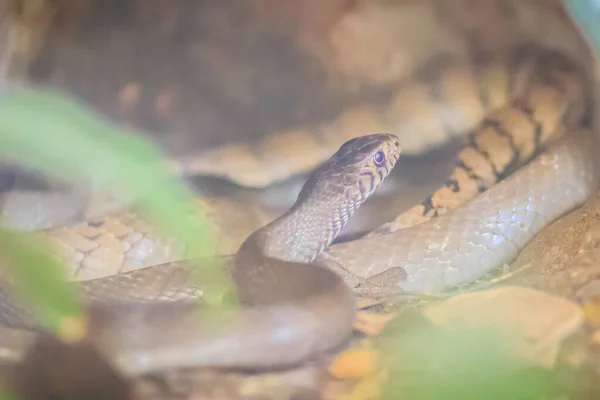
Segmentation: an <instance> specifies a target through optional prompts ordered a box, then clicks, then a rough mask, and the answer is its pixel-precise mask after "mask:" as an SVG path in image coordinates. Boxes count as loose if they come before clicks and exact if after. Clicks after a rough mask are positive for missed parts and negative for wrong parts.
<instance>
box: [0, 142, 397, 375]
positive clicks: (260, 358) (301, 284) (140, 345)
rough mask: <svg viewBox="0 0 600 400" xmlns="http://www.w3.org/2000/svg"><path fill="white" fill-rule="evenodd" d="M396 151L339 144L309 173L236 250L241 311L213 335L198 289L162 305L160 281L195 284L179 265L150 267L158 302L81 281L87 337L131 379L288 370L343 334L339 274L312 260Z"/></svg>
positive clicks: (13, 315)
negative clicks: (231, 369)
mask: <svg viewBox="0 0 600 400" xmlns="http://www.w3.org/2000/svg"><path fill="white" fill-rule="evenodd" d="M400 150H401V149H400V142H399V140H398V138H397V137H396V136H394V135H391V134H372V135H367V136H363V137H358V138H354V139H352V140H350V141H348V142H346V143H345V144H343V145H342V146H341V147H340V149H339V150H338V151H337V152H336V153H335V154H334V155H333V157H331V158H330V159H329V160H328V161H327V162H326V163H325V164H324V165H323V166H321V167H320V168H318V169H317V170H316V171H314V172H313V173H312V174H311V176H310V177H309V178H308V180H307V182H306V184H305V185H304V186H303V188H302V190H301V192H300V194H299V195H298V199H297V201H296V203H295V204H294V205H293V206H292V207H291V208H290V210H289V211H288V212H286V213H285V214H284V215H283V216H281V217H280V218H278V219H276V220H274V221H272V222H271V223H269V224H267V225H265V226H264V227H262V228H260V229H258V230H256V231H255V232H254V233H252V234H251V235H250V236H249V237H248V238H247V239H246V240H245V241H244V243H243V244H242V245H241V247H240V249H239V251H238V252H237V254H236V256H235V259H234V260H233V264H232V266H231V277H232V279H233V281H234V283H235V285H236V290H237V293H238V296H239V298H240V301H241V303H242V304H243V306H244V309H243V310H242V311H240V312H239V313H234V314H233V315H232V316H228V317H227V318H225V319H224V320H223V321H219V328H218V329H216V330H211V329H210V327H211V326H210V325H208V323H207V322H206V320H205V319H204V320H203V319H201V318H199V316H198V315H197V313H196V311H197V310H196V308H195V307H194V305H195V303H194V301H193V299H194V297H198V296H199V294H198V292H199V290H196V291H195V292H196V293H193V290H190V291H187V292H186V293H187V295H185V296H184V298H185V301H184V302H182V301H166V300H168V299H167V297H169V294H167V292H168V291H169V289H168V288H167V287H166V286H165V285H164V284H165V283H166V281H165V280H164V279H163V278H167V276H169V277H168V278H167V279H168V280H169V281H171V283H173V284H174V286H173V289H174V292H172V293H171V300H176V299H177V298H178V297H179V298H180V295H181V294H182V293H181V292H179V290H178V288H177V286H179V285H183V286H185V287H187V288H188V289H190V288H192V287H193V285H194V282H195V281H194V279H193V275H192V274H190V273H185V268H182V267H181V265H180V266H179V267H176V269H177V270H178V271H179V272H177V271H176V270H172V269H170V268H169V267H167V270H165V272H166V274H164V275H163V274H160V273H158V274H155V273H154V272H158V271H157V270H155V271H154V272H153V273H152V276H153V277H154V278H153V279H157V280H156V282H157V283H159V285H160V286H162V289H161V290H160V293H158V292H157V293H155V294H157V295H158V296H157V297H154V295H153V294H151V293H150V292H148V294H149V296H148V297H147V298H145V299H143V298H142V297H143V296H137V295H135V294H134V296H133V297H130V298H129V299H127V298H124V297H120V296H113V294H114V292H113V293H111V292H110V291H106V290H104V289H102V288H101V287H102V286H104V285H106V284H108V285H109V286H112V287H114V288H116V286H113V285H112V283H109V282H108V281H105V280H104V279H96V280H90V281H86V282H82V283H81V284H80V285H81V287H80V290H81V291H82V292H83V293H87V294H89V299H90V301H91V305H90V308H91V311H90V315H91V328H90V332H91V333H90V337H89V339H90V340H94V341H95V342H97V343H99V344H100V345H101V347H102V348H104V349H105V350H108V349H110V351H112V352H113V353H114V357H115V362H116V363H117V364H118V365H119V366H120V368H121V369H122V370H124V371H129V372H131V371H135V372H136V373H140V372H151V371H153V370H155V369H157V368H158V367H160V368H164V367H168V366H171V367H182V366H186V365H187V366H198V361H200V360H202V361H201V363H204V364H205V365H207V366H217V367H218V366H224V365H226V366H235V367H241V368H244V367H245V368H250V367H257V366H258V367H274V366H286V365H294V364H296V363H298V362H301V361H303V360H305V359H306V358H307V357H309V356H312V355H314V354H319V353H323V352H325V351H327V350H330V349H331V348H334V347H336V346H338V345H340V344H341V343H342V342H343V341H344V340H345V339H347V338H348V335H349V334H350V333H351V331H352V325H353V323H354V314H355V308H356V305H355V299H354V293H353V292H352V290H351V289H350V288H349V287H348V286H347V285H346V283H345V282H344V281H343V279H342V278H341V277H340V276H339V275H337V274H335V273H334V272H332V271H330V270H329V269H327V268H323V267H321V266H318V265H316V264H313V263H312V261H313V260H314V259H315V258H316V257H317V255H318V254H319V253H321V252H322V251H323V250H324V249H325V248H326V247H327V246H328V245H329V244H330V243H331V241H332V240H334V239H335V237H336V236H337V235H338V234H339V232H340V231H341V229H342V228H343V227H344V225H345V224H346V223H347V222H348V221H349V219H350V218H351V217H352V215H353V214H354V213H355V211H356V210H357V209H358V208H359V207H360V206H361V204H362V203H363V202H364V201H365V200H367V199H368V198H369V196H371V195H372V193H373V192H374V191H375V189H376V188H377V187H378V186H379V185H380V184H381V182H383V180H384V179H385V177H386V176H387V175H388V174H389V172H390V171H391V169H392V168H393V167H394V165H395V164H396V161H397V160H398V158H399V156H400ZM159 267H160V266H159ZM147 271H148V270H140V271H133V272H131V273H129V274H124V275H117V277H119V281H120V284H121V287H122V288H123V284H124V285H125V286H129V288H133V287H134V286H135V285H136V281H137V279H138V277H142V275H140V273H141V274H143V275H146V273H147ZM181 272H184V275H185V276H182V275H181ZM176 275H179V278H176ZM149 276H150V275H147V276H146V277H143V278H142V280H144V281H145V282H144V286H145V285H146V284H149V283H150V282H148V280H147V277H149ZM173 278H175V279H173ZM108 279H111V278H108ZM175 281H179V283H175ZM127 282H128V283H127ZM98 285H100V286H98ZM179 289H181V287H180V288H179ZM178 292H179V293H178ZM102 293H104V294H107V295H108V296H103V294H102ZM131 294H133V293H131ZM138 294H141V293H138ZM98 295H100V296H98ZM10 297H11V296H10V286H9V283H6V284H5V288H4V294H3V300H2V302H1V303H2V305H1V306H0V314H2V317H0V320H2V321H3V322H6V323H7V324H8V325H12V326H15V327H29V328H35V327H36V323H35V320H32V319H31V315H29V319H27V318H25V317H26V316H27V315H28V314H27V312H26V311H24V309H23V306H20V305H19V304H18V303H15V302H13V303H12V305H9V303H8V302H9V298H10ZM153 298H154V299H153ZM158 299H161V301H160V302H157V301H156V300H158ZM152 300H154V301H152ZM171 317H175V318H174V319H173V320H171ZM157 318H158V320H159V321H161V323H166V324H168V325H169V326H173V327H177V328H176V329H173V330H170V333H169V335H168V337H165V336H164V335H163V333H164V332H161V331H160V330H148V328H149V326H148V325H152V324H154V323H155V322H156V321H157ZM167 319H169V320H171V321H170V322H167V321H166V320H167ZM142 321H144V322H142ZM140 322H142V323H141V324H140ZM171 324H172V325H171ZM331 328H333V329H331ZM142 332H146V333H142ZM154 333H156V335H154ZM165 339H166V340H167V342H165ZM267 348H268V349H269V352H268V354H265V350H266V349H267ZM156 361H159V363H158V364H157V363H156Z"/></svg>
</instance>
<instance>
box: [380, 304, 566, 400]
mask: <svg viewBox="0 0 600 400" xmlns="http://www.w3.org/2000/svg"><path fill="white" fill-rule="evenodd" d="M511 339H512V338H511V336H509V335H507V334H504V333H502V332H498V331H497V330H494V329H492V328H483V327H482V328H477V329H476V328H469V329H467V328H464V329H445V328H442V327H439V326H437V325H434V324H433V323H431V322H430V321H429V320H428V319H427V318H426V317H424V316H423V315H422V314H420V313H418V312H411V313H407V314H406V315H404V316H401V317H400V318H398V319H397V320H395V321H393V322H392V323H390V324H389V325H388V326H387V327H386V329H385V330H384V332H383V334H382V336H381V337H380V338H378V344H377V346H378V347H380V348H381V349H382V354H385V355H386V357H387V358H388V362H389V365H390V371H389V372H390V375H389V376H390V378H389V379H388V381H387V383H386V385H385V386H384V396H383V398H384V399H403V400H439V399H443V400H454V399H457V400H459V399H460V400H463V399H486V400H541V399H545V398H556V397H552V396H555V395H556V394H557V393H558V392H559V389H560V387H559V386H560V380H559V377H558V376H557V374H556V372H555V371H551V370H545V369H542V368H539V367H535V366H532V365H525V364H524V362H523V361H522V359H521V358H520V357H519V354H515V351H514V348H515V347H514V346H511ZM545 396H550V397H545Z"/></svg>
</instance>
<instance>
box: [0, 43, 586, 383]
mask: <svg viewBox="0 0 600 400" xmlns="http://www.w3.org/2000/svg"><path fill="white" fill-rule="evenodd" d="M522 50H523V49H522ZM516 59H517V60H516V61H515V60H513V61H514V62H515V63H516V64H518V67H517V68H516V69H517V71H515V73H514V74H512V75H511V76H514V78H513V79H512V80H511V81H510V82H508V87H506V88H505V90H506V91H507V93H510V98H509V101H508V104H507V105H505V106H504V107H500V108H499V109H497V110H495V111H493V112H492V113H490V114H489V115H488V117H487V118H486V119H485V120H484V121H483V122H482V123H481V124H480V125H479V126H478V127H477V129H475V131H474V132H473V133H472V134H471V135H470V141H469V143H468V144H467V146H466V147H465V150H463V152H461V154H460V156H459V164H458V166H457V168H456V169H455V170H454V172H453V175H452V177H451V179H450V180H449V181H448V183H447V184H446V185H444V187H442V188H441V189H440V191H438V192H436V193H435V194H434V195H433V196H431V198H429V199H428V200H427V201H425V202H424V203H423V204H421V205H419V206H417V208H416V209H413V210H410V211H409V212H408V214H404V215H408V216H409V217H410V216H417V217H418V218H417V219H418V220H417V221H411V220H409V221H408V222H406V221H405V220H404V218H399V219H398V220H397V221H395V222H393V223H392V224H390V225H387V226H385V227H382V228H380V229H378V230H376V232H374V234H371V235H368V237H365V238H362V239H359V240H356V241H353V242H351V243H345V244H339V245H334V246H331V247H329V248H328V249H327V250H325V251H324V252H322V253H321V251H322V250H323V248H322V247H321V246H323V247H324V246H325V245H326V244H328V243H329V242H330V241H331V240H332V239H333V236H334V233H335V234H337V233H338V232H339V229H338V230H335V229H334V231H335V232H334V231H329V233H331V235H329V233H328V234H327V237H321V238H320V240H315V241H314V242H313V243H312V244H313V245H315V246H316V249H314V251H313V253H311V254H312V256H315V257H316V255H317V254H318V253H320V255H319V256H318V258H317V259H316V263H317V264H320V265H325V266H328V267H331V268H333V269H334V270H337V271H338V272H341V273H342V275H343V276H344V278H346V282H348V283H350V284H351V285H357V284H361V285H360V287H359V289H361V288H366V289H369V286H370V285H371V286H372V285H375V286H376V287H378V288H383V289H388V290H390V291H392V292H394V291H399V290H400V291H401V290H443V289H445V288H448V287H451V286H454V285H457V284H459V283H462V282H465V281H469V280H471V279H474V278H477V277H480V276H482V275H483V274H485V273H486V272H487V271H489V270H490V269H492V268H495V267H497V266H499V265H501V264H502V263H503V262H510V260H511V259H512V258H514V256H515V255H516V254H517V253H518V251H519V250H520V249H521V248H522V247H523V246H524V245H525V244H526V243H527V242H528V241H529V240H530V239H531V237H533V236H534V235H535V234H536V233H537V232H539V230H541V229H542V228H543V227H544V226H545V225H546V224H548V223H549V222H550V221H552V220H553V219H555V218H557V217H558V216H560V215H562V214H564V213H565V212H567V211H569V210H570V209H572V208H574V207H576V206H578V205H580V204H581V203H582V202H583V201H585V199H587V198H588V197H589V196H590V195H591V194H592V193H593V192H594V191H595V190H596V189H597V187H598V175H597V165H596V164H597V160H596V158H597V157H595V151H596V150H595V149H596V148H597V147H596V144H595V142H594V139H593V138H591V137H590V135H589V132H587V131H585V130H584V131H578V129H579V126H580V124H581V122H582V116H583V114H584V112H583V111H584V108H585V106H586V105H587V104H588V101H589V99H588V97H587V95H588V94H587V90H586V86H585V83H584V82H583V79H582V77H581V71H578V69H577V66H576V64H575V63H572V62H571V61H570V60H569V59H566V58H563V57H562V56H561V55H560V54H556V53H553V52H546V51H544V50H543V49H542V50H540V49H537V48H532V47H530V46H525V49H524V50H523V51H522V52H521V53H517V57H516ZM557 140H558V142H557ZM354 143H355V144H356V143H357V142H354ZM542 150H546V153H545V154H542V155H541V156H539V157H537V158H535V156H536V155H538V154H539V153H540V152H541V151H542ZM369 160H370V159H369ZM531 160H533V161H531ZM388 161H389V158H388ZM326 165H327V164H326ZM521 167H523V168H522V169H521V170H520V171H517V170H518V169H519V168H521ZM514 171H517V172H516V173H514ZM317 175H318V172H317V173H316V175H313V177H314V176H317ZM371 176H376V175H374V174H372V175H371ZM507 176H509V177H508V178H506V177H507ZM382 177H383V176H382ZM332 178H333V177H332ZM338 178H339V177H336V178H335V179H332V180H331V183H330V185H326V184H324V186H325V187H326V188H327V187H328V189H329V190H331V189H333V188H335V185H336V184H335V183H334V182H336V179H338ZM505 178H506V179H505ZM347 179H356V177H353V178H347ZM500 181H501V182H500ZM378 183H379V182H374V184H378ZM313 184H314V182H313ZM341 184H342V186H343V187H349V186H352V185H349V186H348V184H349V182H343V181H342V182H341ZM309 186H310V181H309ZM307 187H308V186H307ZM488 188H489V190H488ZM306 190H307V189H305V190H304V191H303V192H302V193H301V195H300V198H301V199H302V197H303V196H307V193H306ZM482 191H486V192H485V193H483V194H479V193H480V192H482ZM448 194H449V195H450V196H447V195H448ZM338 195H340V196H341V193H338ZM342 198H345V197H343V196H342ZM448 198H449V199H450V200H451V201H449V202H447V201H445V200H446V199H448ZM473 199H474V200H473ZM309 200H310V196H308V197H306V198H305V199H304V201H305V202H307V201H309ZM465 203H466V204H465ZM297 204H299V203H297ZM307 204H308V203H307ZM340 204H347V203H344V202H341V203H339V204H337V206H338V207H339V205H340ZM463 204H464V205H463ZM459 205H462V206H461V207H458V206H459ZM332 206H333V204H329V207H332ZM325 208H327V207H325ZM415 210H416V211H417V212H415ZM299 211H303V210H302V207H299V208H292V210H291V211H290V212H291V213H294V212H299ZM330 211H331V210H330ZM335 211H336V212H338V209H335ZM353 211H354V208H352V209H350V210H348V212H347V213H343V212H339V214H338V215H339V217H338V219H335V218H334V220H336V221H337V220H339V223H340V224H342V223H345V222H346V219H345V218H349V214H350V212H353ZM321 212H322V211H321ZM442 214H443V215H442ZM295 215H296V216H301V217H300V221H302V223H303V224H302V225H301V226H296V227H295V228H294V229H293V233H294V234H293V235H291V236H288V235H284V234H282V235H275V236H272V237H271V236H269V235H267V236H264V237H263V236H262V235H265V230H264V229H269V227H271V228H272V227H277V224H281V221H284V220H285V219H279V220H277V221H279V222H276V223H274V224H275V225H272V224H271V225H267V227H266V228H264V229H261V230H259V231H257V232H256V233H255V234H253V235H252V236H251V237H250V238H251V239H250V241H249V242H246V244H245V245H243V246H242V248H241V250H240V252H238V255H237V260H240V259H246V258H247V259H248V260H252V257H256V255H257V254H260V252H257V251H256V249H254V250H252V249H250V250H249V246H252V243H253V239H252V238H254V239H256V238H260V239H261V240H264V242H261V241H259V242H258V243H255V245H256V244H258V245H259V246H261V245H262V246H265V247H263V248H264V249H265V254H266V255H273V256H275V257H280V258H281V257H283V258H286V259H289V260H290V261H302V262H306V261H311V260H312V258H302V257H305V255H302V253H298V254H296V255H293V257H292V258H289V256H288V255H282V253H278V252H279V251H285V250H286V249H288V250H289V249H290V247H296V246H298V245H299V244H298V243H297V242H294V240H298V237H299V236H298V234H299V233H304V232H312V229H313V228H317V227H318V224H317V222H318V218H317V219H315V220H313V219H312V218H313V216H311V214H310V213H307V214H304V213H302V214H295ZM317 215H320V212H319V213H318V214H317ZM332 215H335V214H332ZM432 217H437V218H433V219H432V220H430V221H427V220H428V219H430V218H432ZM398 222H401V223H400V224H398ZM417 222H419V223H418V224H416V225H415V223H417ZM282 226H283V227H285V225H282ZM329 228H330V229H333V227H331V226H330V227H329ZM339 228H341V225H340V226H339ZM336 229H337V228H336ZM321 232H322V233H323V230H321ZM281 233H283V232H281ZM285 233H286V234H287V233H288V232H287V231H286V232H285ZM300 237H301V236H300ZM303 239H305V238H303ZM307 243H311V241H310V240H309V241H308V242H307ZM295 257H300V258H295ZM250 264H252V265H262V264H261V263H252V262H250V261H249V265H250ZM183 265H184V264H182V263H173V264H166V265H159V266H155V267H152V268H148V269H145V270H141V271H135V272H130V273H126V274H121V275H118V276H116V277H111V278H104V279H97V280H92V281H89V282H87V283H85V284H83V285H82V286H81V287H82V289H83V290H84V292H85V293H86V294H87V295H88V296H89V297H90V298H92V299H100V300H102V299H108V300H110V301H113V300H117V301H120V302H125V303H126V304H121V305H120V306H119V307H118V308H117V309H112V308H109V309H108V310H107V309H104V308H101V309H99V310H98V311H97V312H98V313H100V315H104V314H103V313H104V312H108V316H109V317H110V318H109V317H108V316H107V317H106V318H99V319H98V321H99V322H104V323H102V324H100V325H101V326H99V327H98V330H97V333H98V335H97V336H96V337H97V340H98V341H99V343H100V344H101V345H102V347H105V348H107V349H108V351H112V352H113V354H114V355H115V357H116V358H117V360H118V363H119V364H120V365H121V366H122V367H123V368H124V370H126V371H128V372H130V373H134V374H135V373H140V372H144V371H148V370H153V369H159V368H166V367H170V366H185V365H190V366H192V365H194V366H198V365H217V366H273V365H286V364H291V363H295V362H298V361H301V360H304V359H306V358H307V357H310V356H313V355H314V354H316V353H319V352H322V351H324V350H327V349H329V348H331V347H333V346H335V345H336V344H339V343H341V341H343V340H344V338H346V337H347V335H348V334H349V332H350V329H351V325H352V319H353V315H354V311H353V307H354V304H353V302H351V301H350V297H348V296H351V291H350V290H348V288H347V287H346V286H344V284H343V282H342V281H341V280H340V279H339V278H337V275H335V274H331V273H329V272H326V271H327V270H326V269H324V268H317V267H313V264H307V265H303V266H302V267H301V268H295V269H293V270H294V272H293V274H294V275H291V276H285V277H284V278H281V279H277V278H278V276H281V275H280V273H281V272H277V270H278V267H277V266H276V265H279V264H266V265H267V266H268V268H265V269H264V270H261V269H260V268H259V269H258V272H257V275H253V274H251V275H244V274H242V275H237V276H236V270H237V262H236V263H234V269H233V271H234V278H235V279H236V282H238V285H239V286H240V288H241V289H244V290H242V291H241V296H242V299H243V300H246V302H249V303H250V304H253V303H252V301H249V300H253V301H255V302H256V301H258V305H261V304H262V305H263V306H267V305H266V304H265V303H264V302H266V300H264V299H263V303H261V298H260V296H259V297H258V300H257V299H256V298H255V297H254V296H256V295H261V294H263V293H264V292H268V293H269V295H271V296H273V298H272V299H271V300H272V301H274V302H275V303H273V304H276V306H275V307H274V308H269V310H268V311H269V313H257V314H253V315H250V314H248V315H249V316H248V318H250V320H246V321H245V323H247V324H248V325H236V323H241V324H244V321H242V322H240V321H239V320H236V319H234V320H233V322H231V324H233V325H227V324H224V325H223V326H221V328H223V331H221V329H219V330H217V332H215V335H216V336H202V334H201V333H200V332H197V333H194V334H190V333H189V329H192V328H196V327H197V324H199V322H198V320H196V319H191V318H190V317H189V313H186V312H184V310H183V308H184V307H182V306H181V304H172V303H171V302H168V301H167V302H159V304H156V303H154V304H152V305H151V306H149V307H147V306H143V307H141V308H140V309H141V310H143V312H141V313H136V314H135V315H134V313H133V311H134V310H135V311H139V309H138V304H137V303H135V301H136V300H138V301H140V300H141V301H143V302H144V301H148V302H152V301H155V300H165V299H166V300H169V299H181V298H188V299H193V298H194V297H197V296H198V290H197V286H195V284H194V283H191V282H190V281H189V273H187V272H186V271H185V269H184V268H182V266H183ZM282 265H283V264H282ZM298 267H300V266H298ZM271 268H272V269H271ZM251 271H254V270H253V269H251ZM290 271H291V269H290ZM316 271H318V272H316ZM259 272H260V273H259ZM271 273H273V275H270V274H271ZM313 273H314V274H315V275H314V276H317V275H318V276H319V277H320V276H321V275H322V276H323V278H324V279H322V280H321V279H317V280H314V279H313V278H314V276H313V275H312V274H313ZM296 274H298V275H296ZM307 275H308V276H307ZM326 275H327V276H329V278H326V277H325V276H326ZM261 278H272V279H273V280H271V281H269V280H268V279H267V280H263V279H261ZM238 279H239V280H238ZM288 285H289V286H288ZM265 288H277V290H274V291H272V292H271V291H269V290H266V289H265ZM281 288H285V290H284V291H283V293H282V292H280V291H279V289H281ZM286 290H289V295H291V296H292V297H291V298H292V302H291V303H285V302H281V300H286V299H289V298H288V297H285V295H284V293H285V291H286ZM246 291H247V292H246ZM307 293H309V294H317V295H316V296H315V297H314V298H313V299H315V303H313V302H308V303H307V302H304V301H297V300H298V299H299V298H305V297H306V294H307ZM278 294H279V295H281V296H283V297H280V298H277V296H278ZM318 294H321V295H322V296H318ZM294 296H298V297H294ZM9 302H10V299H8V298H5V301H4V302H2V303H1V305H2V306H4V308H3V310H2V311H4V316H3V317H4V318H3V322H6V323H8V324H9V325H10V324H12V326H15V327H21V326H23V325H26V326H27V325H28V326H31V324H32V322H31V321H29V320H23V318H24V317H26V315H24V314H23V310H21V309H18V308H11V307H9V306H10V303H9ZM131 302H134V304H131ZM127 303H128V304H127ZM254 304H256V303H254ZM338 307H339V308H338ZM110 310H112V311H110ZM117 310H120V311H119V312H117ZM263 310H264V309H263ZM113 311H114V313H113ZM280 311H281V313H280ZM243 315H245V314H243ZM267 315H269V316H268V317H267ZM263 317H264V318H265V319H264V320H263V319H262V318H263ZM279 318H281V321H282V322H283V323H289V324H290V325H286V326H285V328H283V329H274V328H275V326H274V325H270V324H271V322H272V321H275V320H278V319H279ZM153 321H161V325H162V324H165V325H166V326H178V327H180V329H178V330H177V331H166V330H164V329H154V328H155V327H154V326H153ZM262 324H264V325H262ZM241 327H247V328H252V330H247V331H246V332H245V333H244V334H243V335H242V334H241V333H240V332H241V331H240V329H241ZM323 327H326V328H327V329H323ZM227 328H231V329H227ZM138 330H139V331H138ZM142 331H143V332H142ZM134 332H138V333H137V334H136V333H134ZM140 332H142V333H140ZM230 335H231V336H230ZM236 335H237V336H236ZM239 335H241V336H244V340H248V342H249V343H248V342H245V341H244V342H241V341H238V339H239V338H240V336H239ZM215 338H217V339H218V341H217V342H211V343H213V344H214V345H215V346H217V344H218V345H219V346H220V347H214V349H215V350H214V352H208V347H207V343H209V342H210V340H209V339H211V340H212V339H215ZM6 340H7V341H6V346H5V347H10V346H11V343H9V340H8V339H6ZM292 340H294V342H292ZM295 340H297V341H295ZM175 342H177V345H175V344H174V343H175ZM242 343H243V344H242ZM291 343H294V344H291ZM279 345H281V347H277V346H279ZM238 346H239V347H238ZM272 346H273V347H272ZM140 354H142V355H144V357H138V355H140Z"/></svg>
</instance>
